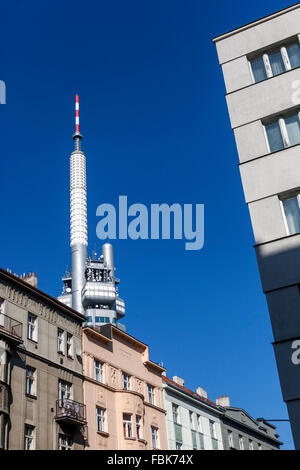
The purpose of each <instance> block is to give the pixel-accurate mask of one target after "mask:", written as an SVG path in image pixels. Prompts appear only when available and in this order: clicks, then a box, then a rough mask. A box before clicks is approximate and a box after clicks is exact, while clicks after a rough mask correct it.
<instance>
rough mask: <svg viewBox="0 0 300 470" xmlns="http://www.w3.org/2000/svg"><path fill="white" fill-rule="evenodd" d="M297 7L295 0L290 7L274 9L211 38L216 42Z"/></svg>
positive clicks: (299, 3) (299, 4)
mask: <svg viewBox="0 0 300 470" xmlns="http://www.w3.org/2000/svg"><path fill="white" fill-rule="evenodd" d="M297 8H300V2H297V3H295V4H294V5H291V6H290V7H287V8H283V9H282V10H279V11H276V12H275V13H271V14H270V15H267V16H263V17H262V18H260V19H258V20H255V21H252V22H251V23H247V24H245V25H244V26H240V27H239V28H235V29H232V30H231V31H228V32H227V33H224V34H221V35H220V36H217V37H215V38H214V39H213V42H218V41H221V40H222V39H226V38H228V37H230V36H233V35H234V34H237V33H240V32H241V31H245V30H246V29H250V28H253V27H254V26H256V25H258V24H261V23H264V22H266V21H269V20H271V19H273V18H276V17H278V16H281V15H283V14H285V13H288V12H289V11H292V10H296V9H297Z"/></svg>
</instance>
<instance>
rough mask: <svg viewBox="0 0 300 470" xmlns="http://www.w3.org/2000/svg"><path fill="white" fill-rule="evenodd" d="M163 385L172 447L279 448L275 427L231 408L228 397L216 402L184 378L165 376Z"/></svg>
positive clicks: (182, 448)
mask: <svg viewBox="0 0 300 470" xmlns="http://www.w3.org/2000/svg"><path fill="white" fill-rule="evenodd" d="M163 388H164V402H165V408H166V411H167V416H166V419H167V435H168V448H169V449H170V450H277V449H279V447H280V445H281V442H280V441H279V440H278V437H279V436H278V435H277V434H276V428H275V426H273V425H271V424H269V423H266V422H265V420H264V419H263V418H260V419H258V420H255V419H254V418H252V417H251V416H250V415H249V414H248V413H247V412H246V411H244V410H243V409H241V408H233V407H231V406H230V401H229V398H228V396H223V397H220V398H217V400H216V403H214V402H212V401H211V400H209V399H208V397H207V392H206V391H205V390H204V389H203V388H202V387H198V388H197V391H196V392H193V391H191V390H189V389H187V388H186V387H185V385H184V380H183V379H182V378H180V377H173V379H172V380H171V379H169V378H168V377H163Z"/></svg>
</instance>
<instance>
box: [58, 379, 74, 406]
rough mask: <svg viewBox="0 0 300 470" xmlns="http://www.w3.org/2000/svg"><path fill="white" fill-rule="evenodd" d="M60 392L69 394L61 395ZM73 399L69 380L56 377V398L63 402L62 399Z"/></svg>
mask: <svg viewBox="0 0 300 470" xmlns="http://www.w3.org/2000/svg"><path fill="white" fill-rule="evenodd" d="M62 392H66V394H67V395H69V396H66V395H64V396H61V393H62ZM72 399H73V387H72V384H71V383H70V382H66V381H65V380H62V379H58V400H59V402H63V400H72Z"/></svg>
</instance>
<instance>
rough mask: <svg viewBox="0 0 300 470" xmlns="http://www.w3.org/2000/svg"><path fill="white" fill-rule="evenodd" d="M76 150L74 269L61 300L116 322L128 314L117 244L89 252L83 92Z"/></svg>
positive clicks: (91, 321)
mask: <svg viewBox="0 0 300 470" xmlns="http://www.w3.org/2000/svg"><path fill="white" fill-rule="evenodd" d="M73 140H74V146H75V148H74V151H73V152H72V153H71V156H70V245H71V256H72V271H71V272H69V273H66V274H65V276H63V278H62V281H63V291H62V294H61V295H60V296H59V297H58V300H60V301H61V302H63V303H64V304H66V305H69V306H70V307H72V308H74V310H77V311H78V312H80V313H82V314H84V315H85V316H86V324H87V325H89V326H92V327H97V326H101V325H103V324H105V323H113V324H115V325H117V326H118V327H119V328H121V329H125V327H124V326H123V325H121V324H120V323H119V322H118V320H119V319H120V318H122V317H124V315H125V302H124V300H122V299H121V298H120V297H119V295H118V287H117V285H118V284H119V282H120V281H119V279H117V278H116V277H115V264H114V254H113V247H112V245H111V244H110V243H105V244H104V245H103V246H102V255H101V256H100V257H97V255H96V254H95V253H94V254H93V256H92V257H89V256H88V255H87V247H88V231H87V185H86V157H85V154H84V152H83V151H82V150H81V140H82V135H81V134H80V131H79V96H78V95H76V101H75V134H74V135H73Z"/></svg>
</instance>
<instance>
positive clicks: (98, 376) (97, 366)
mask: <svg viewBox="0 0 300 470" xmlns="http://www.w3.org/2000/svg"><path fill="white" fill-rule="evenodd" d="M94 379H95V380H97V382H101V383H103V364H102V363H101V362H99V361H97V360H96V359H95V360H94Z"/></svg>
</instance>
